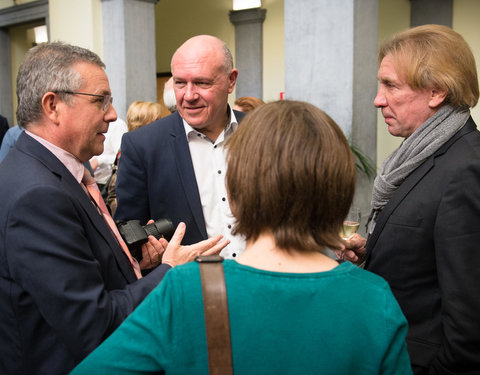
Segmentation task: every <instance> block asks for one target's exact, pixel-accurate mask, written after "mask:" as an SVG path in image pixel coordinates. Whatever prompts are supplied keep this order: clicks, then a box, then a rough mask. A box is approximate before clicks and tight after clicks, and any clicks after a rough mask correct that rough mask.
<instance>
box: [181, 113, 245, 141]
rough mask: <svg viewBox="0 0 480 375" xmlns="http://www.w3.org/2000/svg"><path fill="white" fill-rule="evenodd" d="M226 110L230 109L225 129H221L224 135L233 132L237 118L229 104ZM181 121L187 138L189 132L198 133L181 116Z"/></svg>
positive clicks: (235, 128)
mask: <svg viewBox="0 0 480 375" xmlns="http://www.w3.org/2000/svg"><path fill="white" fill-rule="evenodd" d="M228 111H230V116H229V120H228V122H227V124H226V126H225V129H224V130H223V132H224V133H225V134H226V135H229V134H231V133H233V132H234V131H235V130H237V127H238V121H237V118H236V117H235V113H234V112H233V109H232V108H231V107H230V105H228ZM182 121H183V127H184V128H185V134H186V136H187V139H189V135H190V134H198V133H200V132H199V131H197V130H195V129H194V128H192V127H191V126H190V125H189V124H188V123H187V122H186V121H185V120H184V119H183V118H182Z"/></svg>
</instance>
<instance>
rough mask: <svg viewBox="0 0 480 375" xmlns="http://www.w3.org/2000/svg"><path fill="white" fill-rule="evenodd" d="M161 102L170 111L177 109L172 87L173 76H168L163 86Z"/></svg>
mask: <svg viewBox="0 0 480 375" xmlns="http://www.w3.org/2000/svg"><path fill="white" fill-rule="evenodd" d="M163 103H164V104H165V107H167V109H168V110H169V111H170V113H173V112H175V111H176V110H177V99H176V98H175V90H174V89H173V77H170V78H169V79H168V81H167V82H165V85H164V86H163Z"/></svg>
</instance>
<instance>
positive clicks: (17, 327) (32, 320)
mask: <svg viewBox="0 0 480 375" xmlns="http://www.w3.org/2000/svg"><path fill="white" fill-rule="evenodd" d="M104 68H105V65H104V64H103V62H102V61H101V59H100V58H99V57H98V56H97V55H96V54H94V53H93V52H91V51H89V50H87V49H84V48H81V47H76V46H72V45H69V44H65V43H60V42H56V43H45V44H40V45H38V46H36V47H34V48H32V49H30V50H29V51H28V52H27V54H26V57H25V60H24V61H23V63H22V64H21V66H20V68H19V72H18V76H17V96H18V109H17V119H18V123H19V125H20V126H22V127H23V128H24V129H25V131H24V132H23V133H22V134H20V136H19V138H18V140H17V142H16V144H15V147H13V148H12V149H11V150H10V152H9V153H8V155H7V157H6V158H5V160H4V161H3V162H2V163H0V180H1V181H3V182H4V183H2V184H0V196H1V197H2V199H1V200H0V212H1V213H2V214H1V215H0V239H1V241H0V259H1V262H0V316H1V317H2V318H1V319H0V332H1V334H0V373H1V374H10V375H15V374H53V375H55V374H66V373H68V372H69V371H70V370H71V369H72V368H73V367H74V366H75V365H76V364H77V363H79V362H80V361H81V360H82V358H84V357H85V356H86V355H87V354H88V353H90V352H91V351H92V350H93V349H95V348H96V347H97V346H98V345H99V344H100V343H101V342H102V341H103V340H104V339H105V338H107V337H108V336H109V335H110V334H111V333H112V332H113V331H114V330H115V328H117V327H118V326H119V325H120V323H121V322H122V321H123V320H124V319H125V318H126V317H127V315H128V314H130V313H131V312H132V311H133V310H134V309H135V307H136V306H137V305H139V304H140V302H141V301H142V300H143V299H144V298H145V296H146V295H147V294H148V293H150V291H151V290H152V289H153V288H154V287H155V286H157V285H158V283H159V282H160V281H161V280H162V279H163V276H164V275H165V273H166V272H167V271H168V270H169V269H171V267H173V266H175V265H176V264H181V263H184V262H188V261H190V260H192V259H193V258H194V257H195V256H196V255H199V254H201V253H202V252H205V253H207V254H208V253H214V254H215V253H218V252H219V251H220V250H221V249H222V247H224V246H225V245H226V243H225V242H224V241H221V242H218V241H219V240H220V236H217V237H214V238H212V239H211V240H208V241H205V242H203V243H199V244H196V245H192V246H189V247H185V246H180V242H181V239H182V235H183V233H184V231H185V225H184V224H180V225H179V226H178V228H177V231H176V233H175V235H174V236H173V238H172V240H171V241H170V243H168V244H167V242H166V241H165V240H164V239H160V240H156V239H155V238H154V237H153V236H150V237H149V240H148V242H147V243H146V244H144V245H143V246H142V254H143V260H142V262H143V265H144V266H146V267H144V270H146V269H148V270H149V272H148V274H146V275H142V274H141V273H140V271H141V270H140V269H139V265H138V263H136V262H135V261H134V260H133V259H132V257H131V254H130V253H129V251H128V249H127V248H126V245H125V243H124V242H123V240H121V238H120V236H119V235H118V236H117V235H116V234H115V230H116V228H115V227H114V224H113V219H112V218H111V216H110V215H109V214H108V212H106V208H105V209H104V206H102V205H101V203H102V202H103V201H102V200H101V197H99V196H98V194H97V193H99V191H98V188H97V187H96V185H95V182H94V181H93V184H92V182H91V180H93V178H92V177H91V175H90V172H88V171H86V169H85V167H84V165H83V163H84V162H87V161H88V160H90V159H91V158H92V157H93V156H94V155H99V154H101V153H102V152H103V142H104V140H105V136H104V134H105V133H106V132H107V130H108V127H109V123H110V122H113V121H115V120H116V117H117V114H116V112H115V109H114V108H113V105H112V97H111V92H110V85H109V82H108V78H107V75H106V73H105V71H104ZM117 233H118V231H117ZM167 245H168V247H167ZM165 248H166V250H164V249H165ZM160 263H162V264H160ZM157 265H158V266H157ZM140 266H142V263H141V264H140ZM155 266H157V267H156V268H153V267H155Z"/></svg>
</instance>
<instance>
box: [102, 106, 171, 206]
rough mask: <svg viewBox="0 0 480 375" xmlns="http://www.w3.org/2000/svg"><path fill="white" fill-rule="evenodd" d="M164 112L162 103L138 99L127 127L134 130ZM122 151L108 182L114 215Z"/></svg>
mask: <svg viewBox="0 0 480 375" xmlns="http://www.w3.org/2000/svg"><path fill="white" fill-rule="evenodd" d="M161 114H162V107H161V106H160V104H158V103H155V102H145V101H141V100H137V101H135V102H133V103H132V104H130V106H129V107H128V111H127V127H128V131H129V132H131V131H134V130H136V129H138V128H140V127H142V126H144V125H147V124H150V123H151V122H153V121H155V120H158V119H159V118H160V116H161ZM120 153H121V151H120V150H119V151H118V153H117V157H116V158H115V161H114V163H113V167H112V176H111V178H110V179H109V180H108V182H107V185H108V186H107V196H106V198H105V203H106V204H107V206H108V208H109V209H110V213H111V214H112V216H113V215H114V214H115V211H116V210H117V193H116V190H115V185H116V183H117V170H118V162H119V158H120Z"/></svg>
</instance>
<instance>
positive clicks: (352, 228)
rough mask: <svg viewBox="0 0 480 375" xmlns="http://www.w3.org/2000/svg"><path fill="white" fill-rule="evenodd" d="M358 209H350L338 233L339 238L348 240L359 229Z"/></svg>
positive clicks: (359, 214)
mask: <svg viewBox="0 0 480 375" xmlns="http://www.w3.org/2000/svg"><path fill="white" fill-rule="evenodd" d="M360 217H361V213H360V209H359V208H357V207H352V208H350V211H348V215H347V217H346V218H345V221H344V222H343V227H342V230H341V231H340V236H341V237H342V238H343V239H344V240H349V239H350V238H352V237H353V235H354V234H355V233H357V230H358V228H359V227H360Z"/></svg>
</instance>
